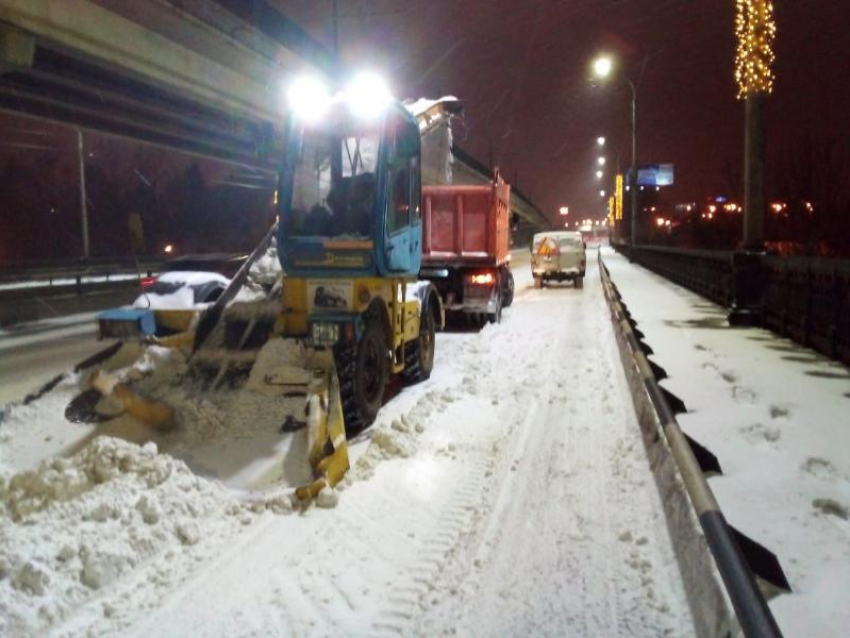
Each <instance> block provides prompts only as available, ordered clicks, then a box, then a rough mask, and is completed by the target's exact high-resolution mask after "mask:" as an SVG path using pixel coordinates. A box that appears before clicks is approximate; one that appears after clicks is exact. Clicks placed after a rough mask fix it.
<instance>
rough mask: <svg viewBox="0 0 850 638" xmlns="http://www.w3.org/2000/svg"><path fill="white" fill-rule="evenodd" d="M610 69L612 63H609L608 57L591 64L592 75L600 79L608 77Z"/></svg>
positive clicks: (612, 65)
mask: <svg viewBox="0 0 850 638" xmlns="http://www.w3.org/2000/svg"><path fill="white" fill-rule="evenodd" d="M612 68H614V63H613V62H611V58H609V57H605V56H603V57H601V58H597V59H596V60H594V62H593V73H594V74H596V75H597V76H599V77H600V78H604V77H608V75H609V74H610V73H611V69H612Z"/></svg>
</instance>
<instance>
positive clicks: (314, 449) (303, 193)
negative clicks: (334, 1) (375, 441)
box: [65, 82, 445, 501]
mask: <svg viewBox="0 0 850 638" xmlns="http://www.w3.org/2000/svg"><path fill="white" fill-rule="evenodd" d="M290 102H291V107H292V109H291V116H290V119H289V121H288V124H287V129H286V140H285V152H284V156H283V158H282V162H281V168H280V174H279V190H278V192H279V197H278V211H277V212H278V222H277V223H276V224H275V226H274V227H273V228H272V230H271V231H270V232H269V234H268V235H267V237H266V239H265V240H264V241H263V242H262V243H261V244H260V245H259V246H258V247H257V249H256V250H255V251H254V253H253V254H252V255H251V256H250V257H249V258H248V260H246V262H245V263H244V264H243V266H242V268H241V269H240V271H239V273H237V275H236V276H235V277H234V278H233V280H232V282H231V284H230V286H229V287H228V288H227V289H226V290H225V291H224V292H223V293H222V294H221V296H220V297H219V298H218V300H217V301H216V303H215V304H214V305H213V306H211V307H209V308H207V309H205V310H203V311H202V312H200V313H197V314H196V315H195V316H194V318H193V319H192V320H191V321H190V322H189V325H188V327H187V329H186V330H184V331H182V332H178V333H176V334H172V335H170V336H166V337H157V336H156V335H155V334H151V335H150V336H141V337H139V336H136V337H135V338H134V339H128V340H127V341H125V342H123V343H122V344H121V346H120V347H119V348H118V349H117V351H115V352H111V353H110V355H111V356H108V357H106V358H105V360H104V357H96V358H94V359H93V360H92V361H93V363H90V364H89V365H87V366H82V367H80V366H78V368H77V373H76V377H74V379H75V382H76V383H78V384H79V390H80V391H79V392H78V394H77V396H76V397H75V398H74V399H73V400H72V401H71V402H70V404H69V405H68V406H67V408H66V410H65V420H66V423H67V422H68V421H72V422H76V423H85V424H90V427H91V428H92V429H91V430H89V431H87V436H93V435H94V434H96V433H105V434H113V435H116V436H121V437H122V438H127V439H129V440H132V441H134V442H138V443H142V442H147V441H154V442H156V444H157V445H158V448H159V449H160V450H161V451H163V452H167V453H170V454H173V455H174V456H177V457H179V458H182V459H183V460H185V461H186V463H187V464H188V465H189V467H190V468H192V469H193V470H195V471H197V472H198V473H202V474H205V475H208V476H212V477H214V478H218V479H220V480H222V482H224V483H225V484H226V485H230V486H231V487H234V488H237V489H248V490H254V489H259V488H264V487H267V486H272V485H281V484H286V485H293V486H295V487H297V489H296V491H295V495H296V497H297V499H298V500H300V501H309V500H310V499H311V498H313V497H315V496H316V495H317V494H318V493H319V492H320V491H321V490H323V489H324V488H325V487H333V486H334V485H336V483H338V482H339V481H340V479H341V478H342V477H343V475H344V474H345V472H346V471H347V470H348V468H349V458H348V449H347V445H348V444H347V436H351V435H354V434H357V433H359V432H360V431H362V430H363V429H364V428H366V427H367V426H369V425H370V424H371V423H372V422H373V421H374V419H375V417H376V415H377V414H378V411H379V409H380V408H381V406H382V403H383V401H384V395H385V390H386V388H387V384H388V382H389V381H390V379H391V378H392V377H394V376H395V377H398V378H399V379H400V380H401V381H403V382H405V383H414V382H417V381H421V380H424V379H427V378H428V377H429V376H430V373H431V369H432V367H433V364H434V346H435V332H436V331H437V330H439V329H441V328H442V327H443V324H444V314H445V313H444V310H443V306H442V301H441V300H440V296H439V294H438V293H437V291H436V289H435V288H434V287H433V286H432V285H431V284H430V283H428V282H419V281H417V277H418V273H419V270H420V262H421V252H422V248H421V246H422V244H421V242H422V222H421V216H420V137H419V126H418V124H417V122H416V120H415V118H414V117H413V116H411V115H410V113H409V112H408V111H407V110H406V109H405V108H404V106H402V105H401V104H400V103H398V102H396V101H394V100H392V99H391V98H390V97H389V95H388V93H386V92H385V91H382V90H380V89H379V88H376V87H374V86H367V87H365V88H364V87H356V86H355V87H351V88H349V89H347V90H344V91H340V92H339V93H338V94H337V95H335V96H330V95H329V94H327V93H322V92H320V91H318V92H317V91H316V85H315V83H310V82H307V83H302V84H299V85H296V86H294V87H293V91H292V93H291V94H290ZM270 257H274V258H275V259H274V261H275V262H277V263H278V264H279V269H278V271H277V276H276V281H275V283H274V285H271V286H265V287H258V286H253V285H251V283H252V281H253V280H254V278H255V277H256V276H257V270H258V265H260V264H265V265H266V266H268V263H269V261H270ZM266 269H267V268H266ZM260 270H263V269H262V268H260ZM266 274H267V273H266ZM246 282H247V283H248V284H249V285H247V286H246V285H245V284H246ZM166 313H167V311H166ZM128 320H131V321H137V320H138V318H134V317H128ZM159 320H160V317H159V313H158V314H157V321H159ZM118 332H120V330H119V331H118ZM137 332H138V331H136V333H137ZM148 332H149V333H150V332H151V331H148ZM153 332H155V330H154V331H153ZM128 333H133V331H128ZM69 378H70V377H69ZM67 382H68V381H67V380H66V383H67ZM91 424H93V425H91ZM95 428H96V430H95Z"/></svg>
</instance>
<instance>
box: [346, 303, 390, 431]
mask: <svg viewBox="0 0 850 638" xmlns="http://www.w3.org/2000/svg"><path fill="white" fill-rule="evenodd" d="M388 349H389V346H388V345H387V339H386V336H385V335H384V330H383V327H382V326H381V324H380V322H379V321H376V320H374V319H371V320H368V321H367V322H366V327H365V329H364V330H363V336H362V337H361V338H360V341H359V342H358V343H345V344H339V345H337V347H336V348H335V349H334V359H335V362H336V370H337V376H338V377H339V394H340V399H341V402H342V415H343V419H344V420H345V433H346V434H347V435H348V436H353V435H355V434H359V433H360V432H362V431H363V430H364V429H366V428H367V427H369V426H370V425H372V422H373V421H374V420H375V417H376V416H377V415H378V410H380V409H381V405H382V404H383V401H384V390H385V389H386V387H387V378H388V377H389V365H388V364H389V359H388V355H387V352H388Z"/></svg>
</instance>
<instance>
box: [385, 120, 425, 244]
mask: <svg viewBox="0 0 850 638" xmlns="http://www.w3.org/2000/svg"><path fill="white" fill-rule="evenodd" d="M388 124H389V127H390V130H391V131H392V140H393V144H392V147H391V159H390V164H389V171H388V178H389V180H388V185H387V208H388V210H387V227H388V230H389V232H390V233H393V232H396V231H399V230H401V229H402V228H406V227H407V226H410V214H411V203H412V202H413V200H412V197H411V195H412V194H413V190H414V189H413V188H412V186H413V184H412V183H411V174H413V176H415V175H416V174H417V173H418V171H416V170H415V168H416V166H415V164H414V162H415V160H416V159H417V156H418V144H419V129H418V127H416V126H411V125H410V123H408V122H406V121H405V120H403V119H402V118H400V117H392V119H391V120H390V121H389V122H388ZM416 191H418V188H417V189H416ZM413 208H414V210H415V212H416V214H417V215H418V212H419V210H418V206H417V204H416V203H415V202H413Z"/></svg>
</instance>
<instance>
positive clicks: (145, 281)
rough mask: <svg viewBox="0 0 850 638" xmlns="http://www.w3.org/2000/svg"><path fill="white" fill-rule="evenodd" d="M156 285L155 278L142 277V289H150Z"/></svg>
mask: <svg viewBox="0 0 850 638" xmlns="http://www.w3.org/2000/svg"><path fill="white" fill-rule="evenodd" d="M155 283H156V277H142V281H141V284H142V288H150V287H151V286H153V285H154V284H155Z"/></svg>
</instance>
